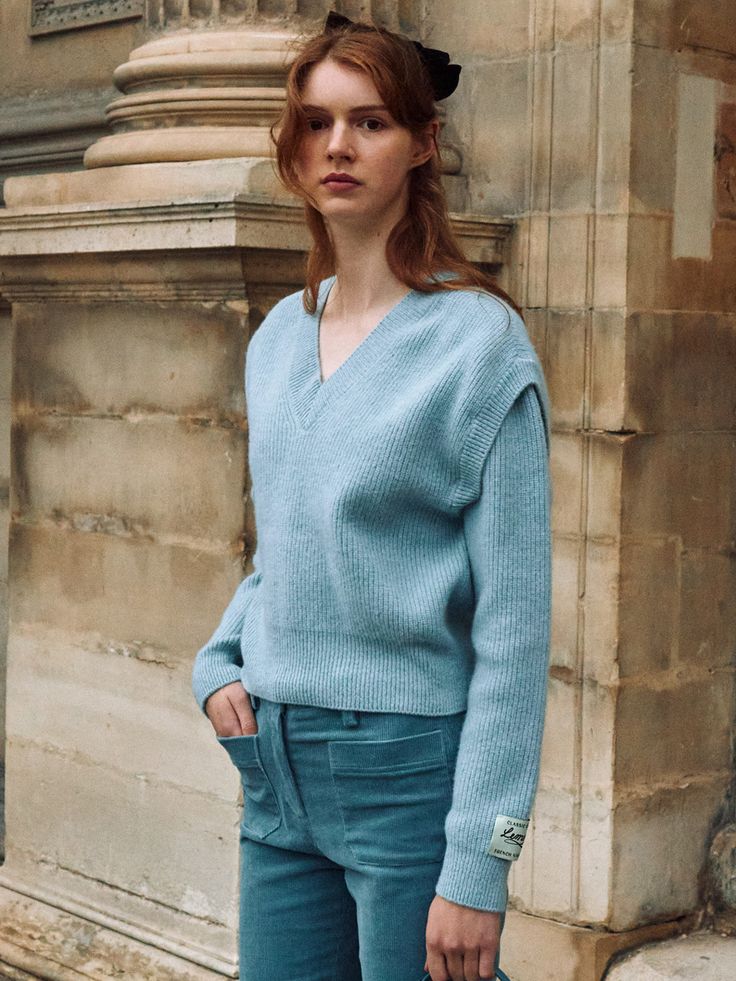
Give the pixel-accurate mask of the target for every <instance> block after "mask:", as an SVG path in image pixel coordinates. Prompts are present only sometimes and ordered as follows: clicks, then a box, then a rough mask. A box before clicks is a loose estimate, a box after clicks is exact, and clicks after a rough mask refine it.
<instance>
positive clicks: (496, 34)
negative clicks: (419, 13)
mask: <svg viewBox="0 0 736 981" xmlns="http://www.w3.org/2000/svg"><path fill="white" fill-rule="evenodd" d="M532 5H533V4H532V3H531V0H496V2H495V3H493V4H491V5H490V6H489V5H488V3H487V2H486V0H467V3H465V4H463V8H462V16H458V14H459V11H458V9H457V8H456V7H455V6H454V5H453V4H436V5H434V7H433V10H432V16H431V18H428V21H427V26H428V28H429V32H428V35H427V37H428V41H427V42H425V43H429V44H432V45H436V46H438V47H440V48H443V49H444V50H449V51H452V52H453V57H456V58H458V59H460V57H461V54H463V53H465V54H471V55H483V56H494V55H508V54H514V53H519V52H523V53H526V51H527V50H528V48H529V26H530V21H532V20H533V16H532V14H531V12H530V6H532ZM470 24H472V30H468V25H470ZM463 64H464V62H463Z"/></svg>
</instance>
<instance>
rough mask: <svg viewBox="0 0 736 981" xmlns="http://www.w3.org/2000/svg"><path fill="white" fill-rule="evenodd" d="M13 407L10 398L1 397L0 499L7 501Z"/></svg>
mask: <svg viewBox="0 0 736 981" xmlns="http://www.w3.org/2000/svg"><path fill="white" fill-rule="evenodd" d="M11 420H12V409H11V404H10V401H9V400H8V399H0V501H7V496H8V494H7V488H8V482H9V480H10V430H11Z"/></svg>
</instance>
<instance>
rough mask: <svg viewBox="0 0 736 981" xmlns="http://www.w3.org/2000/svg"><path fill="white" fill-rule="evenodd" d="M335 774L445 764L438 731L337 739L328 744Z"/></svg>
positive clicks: (443, 750) (439, 730) (440, 731)
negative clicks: (372, 737) (399, 737)
mask: <svg viewBox="0 0 736 981" xmlns="http://www.w3.org/2000/svg"><path fill="white" fill-rule="evenodd" d="M328 753H329V756H330V765H331V766H332V769H333V770H334V771H335V772H342V773H348V772H354V771H363V770H383V769H397V768H399V769H400V768H402V767H403V766H407V767H412V766H417V765H419V764H422V763H440V764H444V762H445V749H444V745H443V742H442V730H441V729H433V730H432V731H431V732H420V733H419V734H418V735H416V736H403V737H402V738H401V739H365V740H341V741H339V742H330V743H329V744H328Z"/></svg>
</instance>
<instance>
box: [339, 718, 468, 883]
mask: <svg viewBox="0 0 736 981" xmlns="http://www.w3.org/2000/svg"><path fill="white" fill-rule="evenodd" d="M328 755H329V763H330V773H331V776H332V781H333V784H334V787H335V795H336V798H337V803H338V807H339V809H340V812H341V815H342V821H343V826H344V834H345V843H346V845H347V847H348V849H349V850H350V852H351V853H352V855H353V856H354V857H355V859H356V861H358V862H359V863H360V864H364V865H383V866H402V865H421V864H424V863H429V862H441V861H442V858H443V856H444V853H445V847H446V842H445V830H444V822H445V817H446V815H447V812H448V811H449V809H450V805H451V803H452V779H451V776H450V769H449V766H448V762H447V755H446V752H445V746H444V741H443V734H442V731H441V730H440V729H436V730H432V731H431V732H423V733H419V734H418V735H414V736H404V737H402V738H400V739H383V740H351V741H344V742H343V741H340V742H331V743H329V745H328Z"/></svg>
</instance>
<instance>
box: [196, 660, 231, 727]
mask: <svg viewBox="0 0 736 981" xmlns="http://www.w3.org/2000/svg"><path fill="white" fill-rule="evenodd" d="M241 677H242V673H241V668H240V666H239V665H237V664H232V663H231V662H229V661H228V662H226V663H224V664H213V665H210V666H209V669H208V671H207V679H206V682H205V683H204V684H196V683H193V684H192V691H193V692H194V697H195V698H196V699H197V704H198V705H199V707H200V709H201V710H202V711H203V712H204V714H205V715H206V714H207V713H206V712H205V704H206V702H207V699H208V698H209V697H210V695H214V693H215V692H216V691H219V690H220V688H224V687H225V685H230V684H232V683H233V681H240V680H241Z"/></svg>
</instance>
